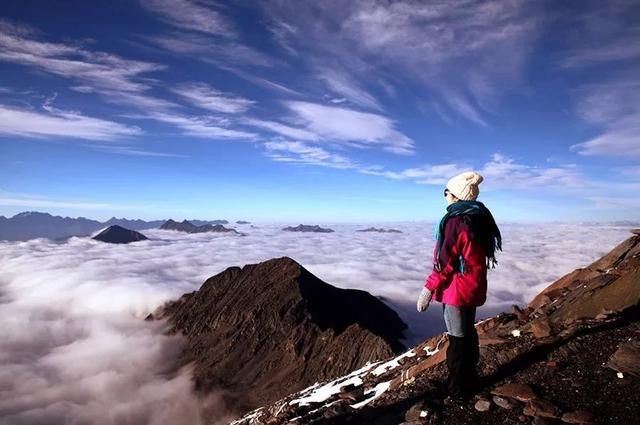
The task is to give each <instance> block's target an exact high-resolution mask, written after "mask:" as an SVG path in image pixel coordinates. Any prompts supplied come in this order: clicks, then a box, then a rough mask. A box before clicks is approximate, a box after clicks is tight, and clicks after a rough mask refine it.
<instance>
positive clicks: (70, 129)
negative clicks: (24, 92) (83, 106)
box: [0, 104, 142, 141]
mask: <svg viewBox="0 0 640 425" xmlns="http://www.w3.org/2000/svg"><path fill="white" fill-rule="evenodd" d="M141 133H142V130H140V128H138V127H131V126H127V125H123V124H120V123H117V122H113V121H108V120H104V119H99V118H92V117H87V116H85V115H82V114H80V113H78V112H71V111H61V110H57V109H51V108H49V111H45V112H36V111H30V110H25V109H17V108H12V107H8V106H5V105H1V104H0V134H4V135H11V136H22V137H36V138H45V137H69V138H74V139H85V140H97V141H110V140H116V139H120V138H124V137H130V136H136V135H139V134H141Z"/></svg>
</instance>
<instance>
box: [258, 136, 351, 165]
mask: <svg viewBox="0 0 640 425" xmlns="http://www.w3.org/2000/svg"><path fill="white" fill-rule="evenodd" d="M264 147H265V149H266V155H267V156H268V157H269V158H271V159H273V160H274V161H278V162H294V163H302V164H310V165H320V166H323V167H329V168H341V169H346V168H354V167H355V165H354V164H353V163H352V162H351V161H350V160H349V159H348V158H346V157H344V156H342V155H338V154H335V153H331V152H329V151H327V150H326V149H323V148H321V147H318V146H311V145H308V144H305V143H303V142H292V141H271V142H266V143H265V144H264Z"/></svg>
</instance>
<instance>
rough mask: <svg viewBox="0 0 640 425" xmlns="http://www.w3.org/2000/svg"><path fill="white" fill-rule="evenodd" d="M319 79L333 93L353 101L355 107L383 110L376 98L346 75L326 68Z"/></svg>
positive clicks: (319, 75) (320, 73)
mask: <svg viewBox="0 0 640 425" xmlns="http://www.w3.org/2000/svg"><path fill="white" fill-rule="evenodd" d="M318 78H319V79H320V80H322V81H324V83H325V84H326V85H327V87H328V88H329V90H331V91H332V92H333V93H335V94H337V95H339V96H344V98H345V99H346V100H349V101H351V102H352V103H354V104H355V105H359V106H362V107H365V108H368V109H374V110H377V111H382V109H383V108H382V105H380V103H379V102H378V100H377V99H376V98H375V97H374V96H372V95H371V94H370V93H368V92H367V91H365V90H364V89H363V88H362V87H360V85H359V84H358V83H356V82H355V81H353V79H352V78H351V77H350V76H349V75H348V74H346V73H343V72H338V71H337V70H335V69H330V68H326V69H322V70H321V71H320V72H319V73H318Z"/></svg>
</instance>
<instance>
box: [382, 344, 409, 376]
mask: <svg viewBox="0 0 640 425" xmlns="http://www.w3.org/2000/svg"><path fill="white" fill-rule="evenodd" d="M415 355H416V353H414V352H413V350H409V351H407V352H406V353H404V354H401V355H400V356H398V357H396V358H395V359H392V360H389V361H388V362H384V363H382V364H381V365H380V366H378V367H377V368H375V369H374V370H373V371H372V372H371V373H373V374H374V375H375V376H380V375H382V374H383V373H385V372H387V371H389V370H391V369H395V368H396V367H398V366H400V360H401V359H404V358H406V357H413V356H415Z"/></svg>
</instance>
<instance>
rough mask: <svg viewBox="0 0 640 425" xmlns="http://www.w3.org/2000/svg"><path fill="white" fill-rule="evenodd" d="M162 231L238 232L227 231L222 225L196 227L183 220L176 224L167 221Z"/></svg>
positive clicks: (235, 231) (172, 221)
mask: <svg viewBox="0 0 640 425" xmlns="http://www.w3.org/2000/svg"><path fill="white" fill-rule="evenodd" d="M160 229H162V230H175V231H178V232H185V233H206V232H214V233H233V234H239V232H238V231H237V230H235V229H229V228H227V227H224V226H223V225H222V224H210V223H208V224H202V225H200V226H196V225H195V224H193V223H191V222H190V221H187V220H183V221H182V222H180V223H178V222H177V221H174V220H172V219H169V220H167V221H166V222H165V223H164V224H163V225H162V226H160Z"/></svg>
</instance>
